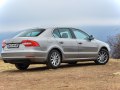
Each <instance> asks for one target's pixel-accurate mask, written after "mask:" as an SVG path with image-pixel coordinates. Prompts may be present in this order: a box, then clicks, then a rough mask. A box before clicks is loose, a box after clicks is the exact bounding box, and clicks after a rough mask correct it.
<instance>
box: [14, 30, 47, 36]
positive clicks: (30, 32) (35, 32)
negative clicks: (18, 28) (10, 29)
mask: <svg viewBox="0 0 120 90" xmlns="http://www.w3.org/2000/svg"><path fill="white" fill-rule="evenodd" d="M44 31H45V29H32V30H26V31H23V32H21V33H19V34H18V35H17V36H16V37H37V36H39V35H40V34H41V33H43V32H44Z"/></svg>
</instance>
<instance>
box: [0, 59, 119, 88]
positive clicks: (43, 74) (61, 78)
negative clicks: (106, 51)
mask: <svg viewBox="0 0 120 90" xmlns="http://www.w3.org/2000/svg"><path fill="white" fill-rule="evenodd" d="M0 90H120V60H112V59H111V60H110V62H109V63H108V64H106V65H95V64H94V62H79V63H78V64H77V65H68V64H63V65H61V67H60V68H58V69H55V70H53V69H47V68H46V66H45V65H31V66H30V67H29V69H28V70H26V71H19V70H17V69H16V68H15V67H14V65H11V64H5V63H3V62H1V61H0Z"/></svg>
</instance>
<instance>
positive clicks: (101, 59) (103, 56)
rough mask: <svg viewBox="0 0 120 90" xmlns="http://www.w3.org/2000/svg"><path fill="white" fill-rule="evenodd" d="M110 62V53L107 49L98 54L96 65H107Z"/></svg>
mask: <svg viewBox="0 0 120 90" xmlns="http://www.w3.org/2000/svg"><path fill="white" fill-rule="evenodd" d="M108 61H109V52H108V51H107V50H106V49H101V50H100V51H99V53H98V58H97V60H95V63H96V64H98V65H105V64H106V63H107V62H108Z"/></svg>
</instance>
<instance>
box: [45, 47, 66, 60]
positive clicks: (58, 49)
mask: <svg viewBox="0 0 120 90" xmlns="http://www.w3.org/2000/svg"><path fill="white" fill-rule="evenodd" d="M52 50H57V51H58V52H59V53H60V55H61V58H62V60H63V58H64V55H63V52H62V50H61V49H60V48H58V47H53V48H51V49H50V50H49V51H48V54H47V58H48V55H49V53H50V52H51V51H52Z"/></svg>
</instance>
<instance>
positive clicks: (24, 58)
mask: <svg viewBox="0 0 120 90" xmlns="http://www.w3.org/2000/svg"><path fill="white" fill-rule="evenodd" d="M1 56H2V59H3V60H4V62H6V63H17V62H30V63H37V62H38V63H40V62H41V63H43V62H45V61H46V59H47V52H44V51H34V50H30V51H25V50H22V51H2V53H1Z"/></svg>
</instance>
